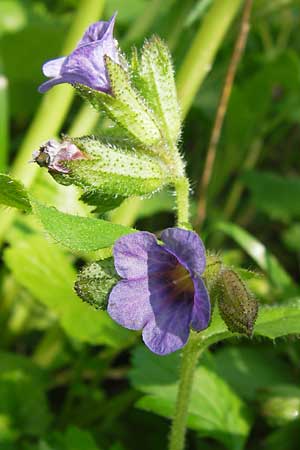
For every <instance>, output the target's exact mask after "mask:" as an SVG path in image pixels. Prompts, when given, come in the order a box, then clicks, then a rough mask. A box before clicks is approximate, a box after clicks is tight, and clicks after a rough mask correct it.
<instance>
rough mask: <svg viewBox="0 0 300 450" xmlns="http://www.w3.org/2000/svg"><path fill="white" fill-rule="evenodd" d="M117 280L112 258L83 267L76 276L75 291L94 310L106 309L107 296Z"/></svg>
mask: <svg viewBox="0 0 300 450" xmlns="http://www.w3.org/2000/svg"><path fill="white" fill-rule="evenodd" d="M118 280H119V278H118V275H117V273H116V271H115V268H114V263H113V258H108V259H105V260H102V261H97V262H93V263H91V264H88V265H86V266H84V267H83V269H82V270H81V272H79V274H78V276H77V280H76V282H75V291H76V293H77V295H78V296H79V297H80V298H81V299H82V300H83V301H84V302H87V303H89V304H90V305H91V306H93V307H94V308H95V309H106V306H107V302H108V295H109V293H110V291H111V289H112V288H113V286H114V285H115V284H116V283H117V282H118Z"/></svg>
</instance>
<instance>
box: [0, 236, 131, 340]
mask: <svg viewBox="0 0 300 450" xmlns="http://www.w3.org/2000/svg"><path fill="white" fill-rule="evenodd" d="M4 257H5V262H6V264H7V266H8V267H9V268H10V270H11V271H12V274H13V275H14V277H15V278H16V280H17V281H18V282H19V283H20V284H21V285H22V286H24V287H25V288H26V289H28V291H29V292H30V293H31V294H32V295H33V297H35V298H36V299H37V300H39V301H40V302H42V303H43V304H44V305H45V306H46V307H47V308H49V310H50V311H51V312H53V313H54V315H55V316H56V317H57V320H58V321H59V323H60V324H61V326H62V327H63V329H64V330H65V332H66V333H67V334H68V335H69V336H70V337H71V338H73V339H76V340H79V341H82V342H89V343H90V344H93V345H98V344H107V345H109V346H112V347H117V348H119V347H120V346H123V345H125V346H126V345H127V343H128V342H129V341H130V339H131V338H132V334H131V333H130V332H129V331H127V330H125V329H124V328H121V327H119V326H118V325H117V324H116V323H115V322H113V321H112V320H111V319H110V317H109V316H108V314H107V313H106V312H104V311H95V310H93V309H92V308H91V307H90V306H89V305H87V304H86V303H83V302H82V300H81V299H80V298H79V297H77V296H76V294H75V292H74V290H73V286H74V282H75V279H76V272H75V270H74V269H73V267H72V265H71V263H70V261H69V258H68V257H67V255H66V254H65V253H63V252H62V250H60V249H59V248H58V247H57V246H55V245H51V244H50V243H49V242H47V241H46V240H45V239H44V238H42V237H38V236H31V237H28V238H27V239H26V240H22V241H18V242H16V244H15V245H14V246H12V247H11V248H8V249H7V250H6V252H5V255H4ZM128 339H129V341H128Z"/></svg>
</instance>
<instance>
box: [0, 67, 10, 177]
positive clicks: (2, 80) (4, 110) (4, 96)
mask: <svg viewBox="0 0 300 450" xmlns="http://www.w3.org/2000/svg"><path fill="white" fill-rule="evenodd" d="M1 72H2V71H0V171H1V172H5V171H6V167H7V159H8V158H7V156H8V155H7V153H8V140H9V137H8V136H9V131H8V130H9V127H8V123H9V111H8V81H7V78H6V77H5V76H4V75H2V73H1Z"/></svg>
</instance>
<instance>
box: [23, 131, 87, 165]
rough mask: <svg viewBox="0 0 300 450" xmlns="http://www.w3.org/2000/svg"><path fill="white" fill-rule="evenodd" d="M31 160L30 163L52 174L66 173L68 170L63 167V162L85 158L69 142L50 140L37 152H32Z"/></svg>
mask: <svg viewBox="0 0 300 450" xmlns="http://www.w3.org/2000/svg"><path fill="white" fill-rule="evenodd" d="M32 158H33V161H32V162H36V163H37V164H38V165H39V166H41V167H47V168H48V170H50V171H52V172H56V173H68V172H69V170H68V169H67V168H66V167H65V166H64V164H63V163H64V161H73V160H75V159H85V158H86V156H85V155H84V154H83V153H82V152H81V151H80V150H79V148H78V147H76V145H75V144H73V143H72V142H70V141H63V142H58V141H55V140H54V139H50V141H48V142H46V143H45V144H43V145H42V146H41V147H40V148H39V150H35V151H34V152H33V154H32Z"/></svg>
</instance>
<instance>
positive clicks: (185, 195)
mask: <svg viewBox="0 0 300 450" xmlns="http://www.w3.org/2000/svg"><path fill="white" fill-rule="evenodd" d="M175 190H176V201H177V223H178V225H179V226H180V225H182V226H184V225H187V224H188V223H189V181H188V179H187V178H186V177H182V178H178V179H177V180H176V182H175Z"/></svg>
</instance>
